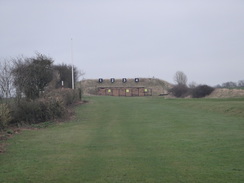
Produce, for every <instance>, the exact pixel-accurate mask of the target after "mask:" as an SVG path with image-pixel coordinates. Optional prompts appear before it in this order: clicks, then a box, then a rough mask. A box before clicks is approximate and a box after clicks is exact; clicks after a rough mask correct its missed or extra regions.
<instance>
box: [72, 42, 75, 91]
mask: <svg viewBox="0 0 244 183" xmlns="http://www.w3.org/2000/svg"><path fill="white" fill-rule="evenodd" d="M71 63H72V89H75V81H74V59H73V39H72V38H71Z"/></svg>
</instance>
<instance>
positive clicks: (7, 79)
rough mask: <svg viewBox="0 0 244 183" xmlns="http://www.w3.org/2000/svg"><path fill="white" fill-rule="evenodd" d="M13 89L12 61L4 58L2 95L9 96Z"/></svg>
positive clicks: (0, 75)
mask: <svg viewBox="0 0 244 183" xmlns="http://www.w3.org/2000/svg"><path fill="white" fill-rule="evenodd" d="M13 90H14V87H13V75H12V62H11V61H8V60H4V61H3V62H1V63H0V95H1V96H2V97H3V98H9V97H11V95H12V94H13Z"/></svg>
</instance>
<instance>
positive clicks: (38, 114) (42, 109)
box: [13, 89, 80, 124]
mask: <svg viewBox="0 0 244 183" xmlns="http://www.w3.org/2000/svg"><path fill="white" fill-rule="evenodd" d="M79 94H80V93H79V91H78V90H72V89H62V90H60V89H57V90H52V91H49V92H47V93H45V94H44V95H43V97H42V98H39V99H36V100H31V101H28V100H21V101H20V102H19V103H18V104H17V105H16V106H13V111H14V113H13V114H14V115H13V117H14V120H13V121H14V122H15V123H28V124H36V123H40V122H45V121H48V120H52V119H55V118H60V117H63V116H65V115H66V114H67V106H69V105H71V104H73V103H75V102H77V101H78V100H79V97H80V95H79Z"/></svg>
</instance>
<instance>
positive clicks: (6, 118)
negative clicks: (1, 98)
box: [0, 104, 12, 130]
mask: <svg viewBox="0 0 244 183" xmlns="http://www.w3.org/2000/svg"><path fill="white" fill-rule="evenodd" d="M11 120H12V115H11V111H10V108H9V106H8V105H7V104H0V130H3V129H5V128H6V127H7V126H8V124H9V122H10V121H11Z"/></svg>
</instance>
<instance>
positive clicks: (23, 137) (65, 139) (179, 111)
mask: <svg viewBox="0 0 244 183" xmlns="http://www.w3.org/2000/svg"><path fill="white" fill-rule="evenodd" d="M243 104H244V100H243V99H242V100H237V99H234V100H231V99H226V100H214V99H198V100H195V99H187V100H183V99H167V100H166V99H163V98H159V97H156V98H153V97H148V98H136V97H133V98H119V97H92V98H90V103H89V104H86V105H82V106H79V107H78V108H77V118H76V120H74V121H71V122H69V123H63V124H59V125H54V126H50V127H48V128H46V129H41V130H35V131H28V130H27V131H24V132H23V133H22V134H20V135H16V136H15V137H14V138H12V139H10V140H9V145H8V150H7V152H6V153H4V154H1V155H0V182H11V183H12V182H16V183H17V182H18V183H20V182H25V183H26V182H58V183H60V182H96V183H102V182H111V183H115V182H126V183H128V182H133V183H134V182H160V183H161V182H186V183H191V182H194V183H200V182H202V183H206V182H208V183H225V182H226V183H227V182H228V183H229V182H235V183H236V182H243V181H244V174H243V171H244V157H243V151H244V143H243V142H244V141H243V140H244V134H243V129H244V125H243V121H244V120H243V119H244V115H243V113H244V112H243V111H241V110H242V109H243V108H242V106H243ZM229 108H231V109H232V110H228V109H229ZM233 111H235V112H233ZM236 111H239V112H236ZM240 111H241V112H240Z"/></svg>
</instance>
